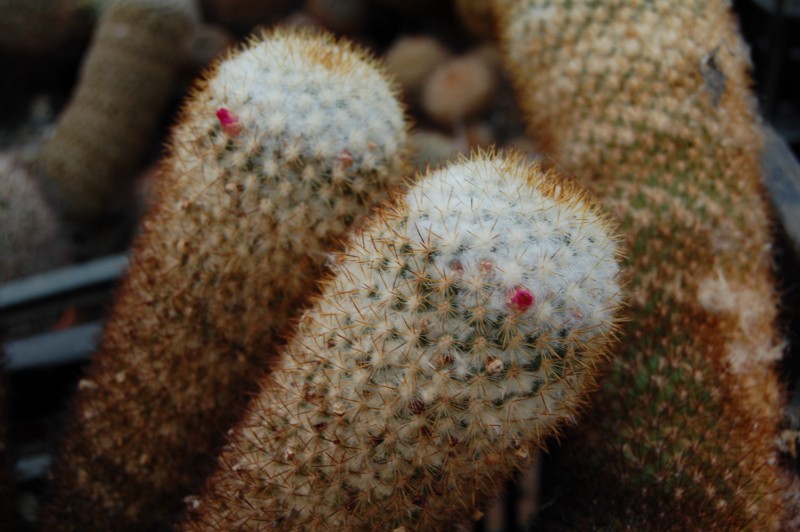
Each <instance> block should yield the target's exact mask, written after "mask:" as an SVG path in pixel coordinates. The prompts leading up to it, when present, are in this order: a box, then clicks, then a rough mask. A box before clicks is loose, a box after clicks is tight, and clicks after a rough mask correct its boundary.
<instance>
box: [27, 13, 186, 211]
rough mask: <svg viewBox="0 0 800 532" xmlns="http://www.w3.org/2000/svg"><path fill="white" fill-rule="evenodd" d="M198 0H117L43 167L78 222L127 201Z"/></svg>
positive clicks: (102, 22)
mask: <svg viewBox="0 0 800 532" xmlns="http://www.w3.org/2000/svg"><path fill="white" fill-rule="evenodd" d="M197 16H198V15H197V13H196V8H195V6H194V2H193V0H166V1H164V0H112V1H111V2H109V5H108V6H107V7H106V8H105V9H104V10H103V13H102V15H101V17H100V21H99V23H98V27H97V29H96V33H95V36H94V40H93V42H92V45H91V48H90V50H89V52H88V54H87V56H86V59H85V60H84V63H83V66H82V70H81V75H80V80H79V82H78V86H77V89H76V92H75V94H74V95H73V96H72V100H71V101H70V103H69V105H68V106H67V108H66V109H65V110H64V111H63V113H62V115H61V116H60V117H59V119H58V122H57V124H56V128H55V132H54V134H53V136H52V137H51V138H50V139H48V140H47V142H46V143H45V144H44V146H43V147H42V151H41V153H40V156H39V161H38V167H39V170H40V171H41V173H42V174H43V176H44V178H45V179H46V181H47V182H48V183H49V184H50V187H49V189H52V190H51V193H52V194H53V195H54V196H55V200H54V201H55V203H56V204H57V205H59V206H61V207H62V208H63V211H64V214H65V215H66V216H67V218H68V219H69V220H71V221H73V222H77V223H85V222H87V221H91V220H92V219H93V218H95V217H97V216H98V215H101V214H103V213H104V212H105V211H106V209H108V206H109V204H114V203H120V201H119V200H118V199H116V201H115V197H116V196H118V195H119V189H120V188H121V187H124V186H125V183H126V182H125V180H124V179H123V178H124V177H126V176H130V175H131V174H132V173H133V172H134V171H135V170H136V165H137V164H139V163H140V162H141V159H142V157H143V156H144V154H145V151H146V150H147V148H148V147H149V146H150V143H151V142H152V139H153V137H154V135H155V134H156V132H157V130H158V126H159V125H160V122H161V119H162V113H163V111H164V109H165V107H166V105H167V103H168V102H169V98H170V96H171V95H172V90H173V88H174V80H175V75H176V71H177V67H178V66H179V65H180V62H181V61H182V60H183V56H184V54H183V48H184V40H185V39H187V37H188V36H189V35H190V31H191V30H192V29H193V28H194V25H195V24H196V19H197Z"/></svg>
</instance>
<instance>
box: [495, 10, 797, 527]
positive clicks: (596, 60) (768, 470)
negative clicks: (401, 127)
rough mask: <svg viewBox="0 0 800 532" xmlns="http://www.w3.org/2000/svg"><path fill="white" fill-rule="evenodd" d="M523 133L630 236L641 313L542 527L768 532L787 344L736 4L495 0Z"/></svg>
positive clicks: (774, 506) (572, 447)
mask: <svg viewBox="0 0 800 532" xmlns="http://www.w3.org/2000/svg"><path fill="white" fill-rule="evenodd" d="M495 7H496V11H497V16H498V18H499V20H500V28H501V34H502V35H501V37H502V40H503V43H504V50H505V55H506V62H507V66H508V68H509V70H510V72H511V75H512V76H513V79H514V82H515V84H516V88H517V89H518V95H519V99H520V103H521V105H522V107H523V108H524V110H525V114H526V117H527V119H528V122H529V124H528V125H529V130H530V133H531V134H532V135H534V136H535V137H536V138H537V139H538V140H539V142H540V145H541V146H542V147H543V148H544V149H545V150H546V152H547V154H548V155H549V156H550V157H551V158H552V160H553V161H554V162H555V163H556V164H557V165H559V166H562V167H564V168H566V169H567V170H568V171H569V172H571V173H574V174H575V175H576V176H578V178H579V179H581V180H582V181H583V182H584V183H586V184H588V185H590V186H591V187H592V188H593V189H594V190H595V191H597V193H598V194H599V196H601V198H603V201H604V203H605V205H606V206H607V207H608V208H609V210H611V211H613V212H614V213H615V214H616V216H617V217H618V218H619V220H620V221H621V227H622V230H623V232H624V233H625V235H627V255H628V258H627V261H626V265H625V270H626V272H627V273H626V278H628V279H630V305H631V316H632V320H631V321H630V322H629V323H628V324H627V325H626V326H625V327H624V330H623V335H622V336H623V338H624V341H623V346H622V348H621V349H619V352H618V356H617V357H616V359H615V360H614V362H613V363H612V364H611V368H610V375H609V377H608V378H607V379H606V380H605V381H604V384H603V386H602V390H601V391H600V392H599V393H597V394H596V395H594V396H593V397H592V405H593V406H592V408H591V410H590V412H589V413H588V414H587V416H586V418H585V422H584V423H583V424H582V425H581V426H580V427H579V428H578V429H577V432H576V434H575V438H574V439H573V440H572V441H571V443H570V444H569V446H568V449H567V450H566V451H565V454H564V457H563V459H562V460H560V462H559V464H558V467H559V468H561V469H560V470H561V471H562V475H563V477H562V478H563V480H564V482H565V485H564V487H563V490H564V491H563V492H562V494H561V496H560V497H559V499H558V501H556V503H555V504H553V505H551V506H549V507H548V510H547V512H546V513H545V516H544V518H545V521H544V523H545V524H551V525H552V524H559V525H562V526H563V525H571V526H577V527H579V528H582V527H586V526H593V527H601V528H602V527H611V528H617V527H619V528H628V527H634V528H657V529H687V528H692V529H710V528H722V529H756V530H768V529H775V528H776V527H778V526H779V525H780V520H781V518H782V508H781V503H780V493H779V491H780V489H781V484H780V481H779V476H780V472H779V467H778V464H777V455H776V450H775V449H774V440H775V437H776V435H777V423H778V420H779V417H780V407H781V386H780V384H779V381H778V377H777V375H776V372H775V370H774V362H775V361H776V360H777V359H778V358H779V357H780V355H781V351H782V342H781V339H780V337H779V335H778V334H777V332H776V326H775V320H776V309H777V300H776V294H775V289H774V284H773V272H772V259H771V255H770V241H771V234H770V216H769V212H768V209H767V205H766V203H765V201H764V194H763V191H762V185H761V182H760V180H761V166H760V148H761V144H762V139H761V132H760V129H759V123H758V118H757V114H756V109H755V102H754V98H753V95H752V94H751V92H750V87H749V84H750V81H749V79H748V77H747V70H748V67H749V60H748V51H747V49H746V46H745V45H744V43H743V41H742V39H741V37H740V35H739V33H738V31H737V25H736V21H735V19H734V17H733V15H732V13H731V12H730V11H729V2H724V1H721V0H715V1H709V0H689V1H682V2H671V1H664V0H654V1H644V0H636V1H629V0H626V1H619V0H614V1H609V2H575V1H571V0H524V1H510V0H497V1H496V2H495Z"/></svg>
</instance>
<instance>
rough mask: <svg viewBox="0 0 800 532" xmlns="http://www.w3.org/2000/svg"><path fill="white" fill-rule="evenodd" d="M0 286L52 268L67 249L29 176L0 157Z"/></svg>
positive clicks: (62, 260)
mask: <svg viewBox="0 0 800 532" xmlns="http://www.w3.org/2000/svg"><path fill="white" fill-rule="evenodd" d="M0 228H1V229H0V282H3V281H8V280H10V279H15V278H17V277H23V276H25V275H32V274H34V273H38V272H42V271H45V270H48V269H50V268H55V267H57V266H60V265H61V264H63V263H65V262H66V260H67V251H68V245H67V241H66V238H65V237H64V236H63V235H62V234H61V232H60V229H59V226H58V224H57V220H56V216H55V214H54V213H53V211H52V209H51V207H50V205H49V204H48V203H47V202H46V201H45V199H44V198H43V197H42V195H41V192H40V191H39V185H38V183H37V182H36V181H35V179H34V177H33V175H32V174H31V172H30V171H29V170H28V169H27V167H26V166H24V165H23V164H22V163H21V162H20V161H19V160H18V159H17V158H16V157H15V156H14V155H13V154H12V153H0Z"/></svg>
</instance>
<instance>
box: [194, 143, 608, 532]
mask: <svg viewBox="0 0 800 532" xmlns="http://www.w3.org/2000/svg"><path fill="white" fill-rule="evenodd" d="M609 231H610V229H609V226H608V224H607V221H606V219H605V218H604V217H603V216H602V215H601V214H599V212H598V210H597V209H596V208H595V206H594V205H593V204H592V202H591V201H589V200H588V198H587V197H586V196H585V194H584V192H583V189H581V188H579V187H577V186H576V185H575V184H574V182H571V181H569V180H566V179H563V178H560V177H559V176H558V175H556V174H554V173H549V172H543V171H542V170H541V168H539V167H538V166H536V165H532V164H531V163H529V162H527V160H526V159H524V158H523V157H520V156H515V155H511V156H496V155H494V154H485V153H479V154H475V155H474V156H473V159H472V160H462V161H460V162H459V163H457V164H452V165H450V166H449V167H447V168H445V169H442V170H438V171H435V172H432V173H430V174H428V175H426V176H424V177H423V178H421V179H420V181H419V182H418V183H417V184H415V185H414V186H413V187H412V188H411V189H410V191H409V192H408V193H407V194H406V195H405V196H403V197H398V198H396V201H395V202H394V203H392V204H391V205H389V206H387V207H386V208H385V209H384V210H382V211H380V212H379V213H378V214H377V215H376V216H375V217H374V218H372V219H371V220H370V223H369V224H368V225H367V226H366V227H365V228H364V230H363V231H361V232H358V233H356V234H355V235H354V236H353V237H352V239H351V241H350V242H349V245H348V247H347V249H346V250H345V251H344V252H342V254H341V255H339V257H338V259H337V262H336V265H335V267H334V275H333V276H332V277H331V278H330V279H328V280H327V281H326V282H325V283H324V288H323V291H322V294H321V295H319V296H318V297H316V298H315V301H314V306H313V307H312V308H311V309H310V310H309V311H308V312H307V313H306V314H305V315H304V316H303V318H302V320H301V321H300V324H299V327H298V329H297V331H296V333H295V335H294V336H293V337H292V338H291V339H290V341H289V344H288V346H287V347H286V349H285V351H284V352H283V353H282V355H281V358H280V361H279V363H278V364H277V366H276V368H275V371H274V372H273V373H272V374H270V375H269V376H267V377H266V378H265V379H264V380H263V381H262V388H261V392H260V394H259V395H258V397H257V398H256V400H255V401H254V402H253V403H251V405H250V407H249V414H248V415H247V416H246V417H245V418H244V420H243V422H242V423H241V424H240V425H239V426H238V428H237V430H236V431H235V433H234V435H233V437H232V440H231V443H230V444H229V445H228V446H226V449H225V450H224V452H223V454H222V455H221V458H220V463H221V466H220V469H219V470H218V471H217V473H215V474H214V475H213V476H212V477H211V478H210V480H209V482H208V485H207V489H206V492H205V494H204V495H202V496H200V497H197V498H191V499H190V502H191V504H190V509H191V512H190V515H189V518H188V520H187V521H186V522H185V523H183V529H184V530H256V529H262V528H271V529H279V530H290V529H291V530H333V529H335V530H371V529H379V528H381V529H387V530H391V529H393V528H395V527H398V528H399V527H405V528H406V529H415V530H416V529H419V530H447V529H449V528H450V527H452V526H453V523H454V522H459V521H461V520H462V519H464V518H465V517H466V516H469V515H473V514H475V513H476V512H478V511H479V510H480V509H483V508H485V506H486V504H487V503H488V502H490V501H491V500H492V499H493V498H494V496H495V495H496V490H497V489H498V488H499V487H500V486H502V483H503V482H504V481H505V480H507V479H508V478H509V477H510V475H511V473H512V472H513V471H515V470H517V469H518V468H519V467H520V466H522V465H525V464H526V463H528V460H529V457H530V456H531V453H532V452H533V451H534V450H535V449H537V448H539V447H540V446H542V445H543V438H545V437H546V436H548V435H552V434H554V433H556V432H557V431H558V430H559V427H560V425H561V424H563V423H564V422H565V421H568V420H570V419H572V418H573V417H574V416H575V415H576V411H577V408H578V407H579V405H581V404H582V402H583V400H584V397H585V395H586V391H587V389H589V388H591V386H592V383H593V382H594V378H595V373H596V366H597V365H598V362H599V360H601V359H603V358H604V357H605V356H606V349H607V347H608V344H609V342H610V341H611V340H612V339H613V337H614V331H615V327H616V319H617V318H616V311H617V307H618V305H619V298H620V291H619V285H618V283H617V272H618V264H617V262H616V259H617V257H616V249H617V248H616V242H615V240H614V238H613V237H611V236H609Z"/></svg>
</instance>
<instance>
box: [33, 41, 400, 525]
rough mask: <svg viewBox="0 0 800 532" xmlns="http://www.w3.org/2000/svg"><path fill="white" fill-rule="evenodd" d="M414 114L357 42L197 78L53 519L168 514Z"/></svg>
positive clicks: (235, 60)
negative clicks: (406, 111)
mask: <svg viewBox="0 0 800 532" xmlns="http://www.w3.org/2000/svg"><path fill="white" fill-rule="evenodd" d="M406 137H407V133H406V124H405V120H404V114H403V110H402V107H401V105H400V104H399V103H398V101H397V99H396V96H395V89H394V87H393V86H392V85H390V84H389V82H388V81H386V78H385V77H384V75H383V74H382V72H381V71H380V70H379V69H377V68H376V63H375V62H374V61H373V60H372V59H371V57H370V56H369V55H368V54H367V53H366V52H365V51H363V50H361V49H360V48H356V47H354V46H352V45H350V44H349V43H347V42H345V41H335V40H334V39H333V38H331V37H330V36H328V35H318V36H314V35H311V34H306V33H290V32H275V33H270V34H268V35H266V36H264V37H263V39H256V40H254V41H253V42H252V43H251V44H250V46H249V47H248V48H247V49H246V50H244V51H242V52H241V53H238V54H235V55H233V56H231V57H229V58H227V59H225V60H223V61H221V62H220V63H218V65H217V66H216V67H215V69H214V71H213V72H211V73H210V75H209V77H208V79H207V80H205V81H203V82H201V83H200V85H199V87H198V88H197V90H196V91H195V92H194V94H193V96H192V97H191V99H190V101H189V102H188V104H187V105H186V107H185V109H184V111H183V113H182V118H181V119H180V120H179V123H178V125H177V126H176V128H175V130H174V131H173V134H172V137H171V154H170V156H169V157H168V158H167V160H166V162H165V164H164V167H163V176H162V183H161V185H160V188H159V189H158V190H157V193H156V194H157V197H156V205H155V207H154V209H153V211H152V212H151V213H150V214H149V215H148V216H147V217H146V218H145V220H144V225H143V228H142V234H141V236H140V237H139V238H138V240H137V241H136V242H135V245H134V247H133V258H132V265H131V270H130V273H129V275H128V277H127V279H126V280H125V282H124V285H123V287H122V288H121V291H120V293H119V294H118V295H117V299H116V304H115V307H114V309H113V313H112V315H111V317H110V321H109V323H108V325H107V327H106V330H105V332H104V336H103V339H102V344H101V348H100V350H99V352H98V353H97V354H96V355H95V358H94V362H93V365H92V367H91V368H90V369H89V370H88V374H87V375H86V377H85V378H84V379H83V380H82V381H81V382H80V385H79V391H78V394H77V398H76V401H75V404H74V409H73V417H72V419H71V422H70V430H69V432H68V434H67V436H66V438H65V441H64V443H63V445H62V449H61V453H60V459H59V461H58V463H57V464H56V466H55V474H54V479H53V480H54V482H53V486H54V487H53V497H52V500H51V501H50V503H49V504H48V505H47V506H46V507H45V509H44V520H45V523H46V525H47V526H48V527H49V528H50V529H53V530H90V529H92V530H98V529H99V530H121V529H128V530H129V529H136V530H138V529H148V528H149V527H151V526H154V525H156V524H158V525H161V524H164V523H165V522H168V521H169V520H170V519H171V518H172V516H173V512H174V511H176V510H177V509H178V508H179V507H180V506H181V499H182V497H183V496H184V495H186V494H188V492H189V491H188V490H189V489H191V488H192V487H193V483H194V482H195V481H197V480H198V479H200V478H201V477H202V475H203V472H204V471H205V470H206V469H207V467H208V466H209V465H211V464H213V459H214V457H215V455H216V452H217V447H218V445H219V444H220V443H221V439H222V438H223V436H224V434H225V431H226V430H227V429H228V426H229V423H230V422H232V421H233V420H234V419H236V417H237V415H238V411H239V409H240V408H242V407H243V405H244V403H245V402H246V399H247V393H248V392H249V391H252V389H253V387H254V381H255V380H256V379H257V377H258V376H259V374H260V373H261V372H263V371H266V370H267V368H268V363H269V361H270V359H271V356H272V355H271V353H272V352H273V350H274V344H276V343H280V342H281V340H282V335H284V334H286V329H287V328H288V327H289V325H290V324H291V323H292V320H294V319H296V317H297V315H298V313H299V312H300V310H302V308H303V304H304V301H305V300H306V299H307V297H309V296H310V295H311V294H313V293H315V292H316V290H317V282H318V278H319V277H320V276H321V275H322V273H323V271H324V269H325V263H326V260H327V252H328V251H330V250H331V249H334V248H335V247H336V246H337V239H338V238H340V237H341V235H342V234H343V233H344V231H345V230H346V229H347V228H348V227H349V226H351V225H352V224H354V223H356V222H357V221H358V220H359V219H360V218H361V217H362V216H363V215H364V214H366V213H367V212H368V210H369V209H370V208H371V207H372V206H374V205H376V204H377V203H378V202H379V201H381V200H383V199H384V198H385V197H386V196H387V195H388V190H389V189H390V188H391V187H393V186H397V185H399V184H400V183H401V180H402V175H403V172H404V165H405V163H404V160H405V144H406Z"/></svg>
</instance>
